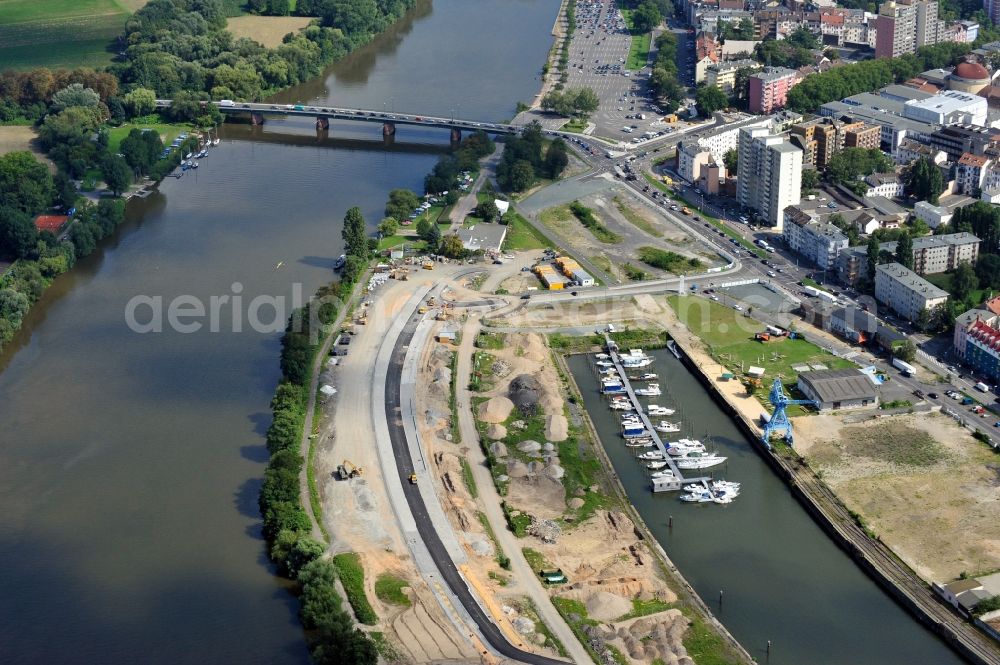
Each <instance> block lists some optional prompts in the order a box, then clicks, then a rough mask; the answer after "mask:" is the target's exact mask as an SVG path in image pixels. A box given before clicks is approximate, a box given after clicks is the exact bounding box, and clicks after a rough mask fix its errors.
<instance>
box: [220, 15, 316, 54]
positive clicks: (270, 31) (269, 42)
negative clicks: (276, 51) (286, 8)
mask: <svg viewBox="0 0 1000 665" xmlns="http://www.w3.org/2000/svg"><path fill="white" fill-rule="evenodd" d="M310 21H312V19H311V18H309V17H308V16H237V17H234V18H230V19H228V20H227V21H226V29H227V30H228V31H229V32H231V33H233V36H234V37H247V38H249V39H252V40H254V41H255V42H257V43H259V44H263V45H264V46H266V47H267V48H276V47H278V46H281V40H282V39H283V38H284V37H285V35H287V34H288V33H289V32H298V31H299V30H301V29H302V28H304V27H306V26H307V25H309V22H310Z"/></svg>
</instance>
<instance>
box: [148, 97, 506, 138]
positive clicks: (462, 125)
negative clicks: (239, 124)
mask: <svg viewBox="0 0 1000 665" xmlns="http://www.w3.org/2000/svg"><path fill="white" fill-rule="evenodd" d="M172 104H173V100H171V99H157V100H156V107H157V108H158V109H165V108H170V107H171V105H172ZM203 104H212V105H214V106H215V107H216V108H217V109H219V111H220V112H222V113H223V114H225V115H231V116H248V117H249V118H250V123H251V124H254V125H261V124H264V120H265V118H266V117H267V116H275V115H280V116H288V117H295V116H298V117H305V118H313V119H315V121H316V128H317V129H324V130H325V129H329V128H330V121H331V120H346V121H351V122H369V123H373V122H375V123H381V124H382V134H383V135H384V136H393V135H395V133H396V126H397V125H413V126H417V127H437V128H441V129H450V130H451V140H452V141H453V142H456V143H457V142H458V141H459V140H461V138H462V130H466V131H477V130H482V131H485V132H489V133H490V134H516V133H517V132H519V131H520V129H521V128H520V127H519V126H517V125H511V124H507V123H495V122H479V121H476V120H463V119H459V118H442V117H439V116H430V115H418V114H415V113H395V112H389V111H386V110H385V109H383V110H382V111H372V110H370V109H352V108H338V107H333V106H322V105H321V106H314V105H311V104H269V103H256V102H232V101H228V100H225V101H219V102H203Z"/></svg>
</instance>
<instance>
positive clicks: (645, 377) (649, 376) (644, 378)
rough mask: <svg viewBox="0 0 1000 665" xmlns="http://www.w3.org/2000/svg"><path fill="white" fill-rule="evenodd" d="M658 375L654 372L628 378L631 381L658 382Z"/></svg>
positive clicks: (632, 375)
mask: <svg viewBox="0 0 1000 665" xmlns="http://www.w3.org/2000/svg"><path fill="white" fill-rule="evenodd" d="M656 379H657V375H656V374H653V373H652V372H646V373H645V374H631V375H629V377H628V380H629V381H656Z"/></svg>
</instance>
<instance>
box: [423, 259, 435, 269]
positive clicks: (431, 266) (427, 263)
mask: <svg viewBox="0 0 1000 665" xmlns="http://www.w3.org/2000/svg"><path fill="white" fill-rule="evenodd" d="M424 270H434V262H433V261H424Z"/></svg>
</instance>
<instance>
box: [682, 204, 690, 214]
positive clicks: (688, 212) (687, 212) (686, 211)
mask: <svg viewBox="0 0 1000 665" xmlns="http://www.w3.org/2000/svg"><path fill="white" fill-rule="evenodd" d="M681 212H682V213H684V214H685V215H690V214H691V209H690V208H688V207H687V206H685V207H683V208H681Z"/></svg>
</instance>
